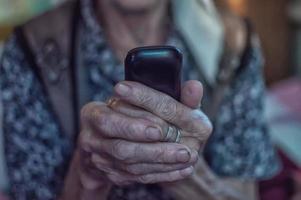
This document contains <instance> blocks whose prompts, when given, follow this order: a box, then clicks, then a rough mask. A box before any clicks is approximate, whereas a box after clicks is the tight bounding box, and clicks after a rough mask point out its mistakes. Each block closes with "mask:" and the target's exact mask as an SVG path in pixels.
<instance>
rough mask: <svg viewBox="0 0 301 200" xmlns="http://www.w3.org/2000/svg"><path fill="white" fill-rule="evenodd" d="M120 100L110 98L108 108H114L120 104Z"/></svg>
mask: <svg viewBox="0 0 301 200" xmlns="http://www.w3.org/2000/svg"><path fill="white" fill-rule="evenodd" d="M118 101H119V99H118V98H114V97H113V98H110V99H109V100H108V101H107V105H108V107H110V108H113V107H114V106H115V105H116V104H117V103H118Z"/></svg>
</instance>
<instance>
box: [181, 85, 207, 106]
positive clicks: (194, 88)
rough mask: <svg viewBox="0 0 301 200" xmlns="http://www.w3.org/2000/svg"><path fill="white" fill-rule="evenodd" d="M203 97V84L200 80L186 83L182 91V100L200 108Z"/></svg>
mask: <svg viewBox="0 0 301 200" xmlns="http://www.w3.org/2000/svg"><path fill="white" fill-rule="evenodd" d="M202 97H203V85H202V84H201V82H199V81H195V80H191V81H187V82H186V83H184V86H183V87H182V91H181V102H182V103H183V104H184V105H186V106H188V107H190V108H192V109H198V108H200V107H201V100H202Z"/></svg>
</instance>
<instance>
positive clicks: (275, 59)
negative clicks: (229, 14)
mask: <svg viewBox="0 0 301 200" xmlns="http://www.w3.org/2000/svg"><path fill="white" fill-rule="evenodd" d="M221 1H223V0H221ZM225 1H226V2H227V3H228V4H229V5H230V7H231V8H232V9H233V10H234V11H235V12H236V13H238V14H240V15H243V16H247V17H249V18H250V19H251V20H252V21H253V23H254V25H255V28H256V30H257V32H258V34H259V36H260V39H261V42H262V47H263V53H264V55H265V59H266V65H265V76H266V80H267V83H268V84H272V83H274V82H276V81H279V80H282V79H284V78H287V77H288V76H290V75H291V73H292V72H293V71H294V65H293V64H292V63H293V62H292V61H291V58H292V57H291V52H292V50H291V49H292V48H291V47H292V43H293V42H294V41H293V40H292V34H293V33H292V29H291V25H290V20H289V17H288V6H289V4H290V3H291V1H289V0H225ZM300 12H301V10H300Z"/></svg>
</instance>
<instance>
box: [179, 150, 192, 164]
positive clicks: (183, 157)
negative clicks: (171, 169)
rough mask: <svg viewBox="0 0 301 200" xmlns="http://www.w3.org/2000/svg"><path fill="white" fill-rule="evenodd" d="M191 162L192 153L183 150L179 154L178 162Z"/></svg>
mask: <svg viewBox="0 0 301 200" xmlns="http://www.w3.org/2000/svg"><path fill="white" fill-rule="evenodd" d="M189 160H190V152H189V151H187V150H186V149H181V150H179V151H178V152H177V161H179V162H188V161H189Z"/></svg>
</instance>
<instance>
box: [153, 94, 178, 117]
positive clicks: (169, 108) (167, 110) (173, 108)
mask: <svg viewBox="0 0 301 200" xmlns="http://www.w3.org/2000/svg"><path fill="white" fill-rule="evenodd" d="M157 110H159V111H160V112H161V114H162V116H163V118H165V119H166V120H167V121H174V120H175V119H176V117H177V116H178V114H179V108H178V106H177V103H176V102H175V101H174V100H173V99H172V98H170V97H168V96H163V97H162V100H161V101H160V103H159V104H157Z"/></svg>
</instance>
